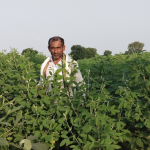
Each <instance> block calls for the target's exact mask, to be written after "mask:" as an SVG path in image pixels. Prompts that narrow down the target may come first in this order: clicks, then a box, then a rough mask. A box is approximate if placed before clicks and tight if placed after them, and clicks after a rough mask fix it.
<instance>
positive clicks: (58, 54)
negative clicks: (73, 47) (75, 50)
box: [40, 36, 83, 91]
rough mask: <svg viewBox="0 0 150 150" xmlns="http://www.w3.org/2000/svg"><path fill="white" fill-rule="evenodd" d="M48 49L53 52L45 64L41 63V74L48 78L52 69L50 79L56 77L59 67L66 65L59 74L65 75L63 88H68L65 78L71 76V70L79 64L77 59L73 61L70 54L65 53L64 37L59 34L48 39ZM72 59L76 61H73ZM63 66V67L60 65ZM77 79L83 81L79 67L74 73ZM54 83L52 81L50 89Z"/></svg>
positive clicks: (49, 89)
mask: <svg viewBox="0 0 150 150" xmlns="http://www.w3.org/2000/svg"><path fill="white" fill-rule="evenodd" d="M48 49H49V51H50V53H51V57H48V58H47V59H46V60H45V61H44V62H43V64H42V65H41V72H40V73H41V75H42V76H44V77H45V78H47V77H48V76H50V73H49V72H50V71H51V72H52V76H51V78H50V80H53V79H54V76H53V75H54V73H55V72H56V70H57V69H61V68H62V66H63V65H64V66H65V68H64V69H63V71H61V72H59V75H63V80H61V82H62V86H61V87H62V88H66V85H65V82H64V79H65V77H69V74H71V72H72V71H73V69H74V64H76V65H77V66H78V64H77V62H76V61H73V60H72V59H71V58H70V56H68V55H65V54H64V53H63V52H64V51H65V45H64V39H63V38H61V37H59V36H55V37H52V38H50V39H49V41H48ZM72 61H73V62H74V63H72ZM60 66H61V67H60ZM65 69H66V70H67V71H68V74H67V73H66V71H65ZM74 76H75V79H74V81H76V82H77V83H79V82H82V80H83V78H82V75H81V72H80V70H78V69H77V72H76V73H75V74H74ZM41 81H42V78H41V79H40V82H41ZM51 85H52V83H50V85H49V88H48V91H51V90H52V86H51Z"/></svg>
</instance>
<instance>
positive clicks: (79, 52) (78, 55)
mask: <svg viewBox="0 0 150 150" xmlns="http://www.w3.org/2000/svg"><path fill="white" fill-rule="evenodd" d="M96 54H97V50H96V49H95V48H90V47H89V48H85V47H83V46H81V45H73V46H72V47H71V52H70V53H69V55H73V59H74V60H78V59H84V58H91V57H94V56H95V55H96Z"/></svg>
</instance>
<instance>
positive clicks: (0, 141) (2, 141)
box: [0, 137, 8, 146]
mask: <svg viewBox="0 0 150 150" xmlns="http://www.w3.org/2000/svg"><path fill="white" fill-rule="evenodd" d="M0 146H8V141H7V140H6V139H4V138H1V137H0Z"/></svg>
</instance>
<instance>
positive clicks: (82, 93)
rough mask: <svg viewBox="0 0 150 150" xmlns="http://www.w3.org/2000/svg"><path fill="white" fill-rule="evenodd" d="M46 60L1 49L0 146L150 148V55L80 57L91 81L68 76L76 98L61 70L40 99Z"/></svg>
mask: <svg viewBox="0 0 150 150" xmlns="http://www.w3.org/2000/svg"><path fill="white" fill-rule="evenodd" d="M45 58H46V56H44V55H42V54H37V55H35V56H32V57H31V56H30V55H19V54H18V52H17V51H16V50H12V51H11V52H10V53H8V54H6V53H4V52H0V150H19V149H24V150H30V149H33V150H52V149H53V150H59V149H64V150H65V149H66V150H68V149H69V147H70V149H73V150H114V149H121V150H136V149H137V150H149V149H150V144H149V143H150V53H148V52H145V53H140V54H136V53H135V54H132V55H122V54H119V55H115V56H111V55H108V56H99V55H96V56H95V57H93V58H90V59H83V60H78V63H79V68H80V70H81V72H82V75H83V77H84V82H85V83H83V84H77V83H74V81H73V79H74V77H73V73H72V74H71V77H70V78H68V79H66V80H65V82H66V83H67V84H68V85H70V86H71V85H72V84H73V83H74V84H75V85H76V90H75V89H74V88H73V89H72V90H73V96H69V92H68V91H67V90H66V89H61V90H60V88H59V87H60V83H59V82H57V81H58V80H60V79H62V77H61V76H58V74H57V73H58V72H57V73H56V75H55V78H54V80H53V89H52V91H51V92H50V93H48V94H47V95H46V94H45V93H46V91H47V88H43V86H42V85H40V88H41V90H38V94H39V95H41V97H39V96H38V94H37V84H38V81H39V77H40V64H41V63H42V62H43V61H44V59H45ZM59 71H62V70H61V69H60V70H59ZM49 83H50V81H49V80H48V79H44V81H43V84H44V85H46V87H48V85H49ZM83 103H84V104H83Z"/></svg>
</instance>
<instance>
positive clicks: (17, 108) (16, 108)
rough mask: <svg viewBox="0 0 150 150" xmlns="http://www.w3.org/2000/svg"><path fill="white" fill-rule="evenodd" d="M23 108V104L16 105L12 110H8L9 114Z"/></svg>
mask: <svg viewBox="0 0 150 150" xmlns="http://www.w3.org/2000/svg"><path fill="white" fill-rule="evenodd" d="M21 108H23V106H18V107H14V108H13V109H12V110H10V111H9V112H8V114H10V113H13V112H15V111H17V110H19V109H21Z"/></svg>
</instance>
